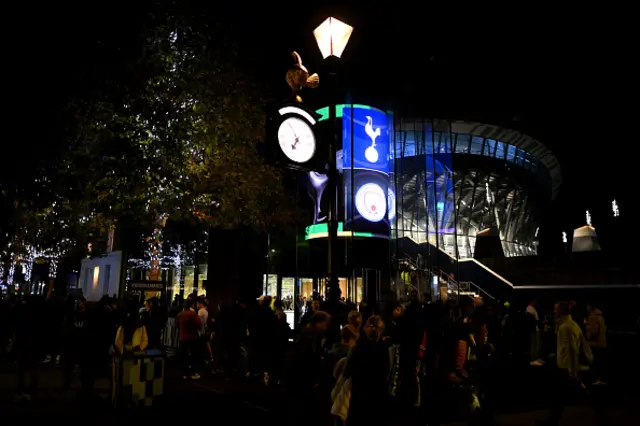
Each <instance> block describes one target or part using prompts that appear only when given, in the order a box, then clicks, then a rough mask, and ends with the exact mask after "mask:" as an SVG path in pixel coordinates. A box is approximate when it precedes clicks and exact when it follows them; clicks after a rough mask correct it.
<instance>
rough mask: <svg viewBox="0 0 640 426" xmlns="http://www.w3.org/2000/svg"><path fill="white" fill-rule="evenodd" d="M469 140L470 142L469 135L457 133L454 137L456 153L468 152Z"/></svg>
mask: <svg viewBox="0 0 640 426" xmlns="http://www.w3.org/2000/svg"><path fill="white" fill-rule="evenodd" d="M469 142H471V137H470V136H469V135H458V137H457V138H456V154H468V153H469Z"/></svg>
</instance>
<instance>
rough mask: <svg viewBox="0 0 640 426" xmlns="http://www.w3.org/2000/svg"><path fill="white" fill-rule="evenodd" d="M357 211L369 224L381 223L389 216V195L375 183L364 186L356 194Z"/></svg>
mask: <svg viewBox="0 0 640 426" xmlns="http://www.w3.org/2000/svg"><path fill="white" fill-rule="evenodd" d="M356 209H358V213H360V215H361V216H362V217H363V218H365V219H366V220H368V221H369V222H380V221H381V220H382V219H384V218H385V216H386V215H387V195H386V194H385V191H384V190H383V189H382V188H381V187H380V185H377V184H375V183H367V184H364V185H362V186H361V187H360V189H358V192H356Z"/></svg>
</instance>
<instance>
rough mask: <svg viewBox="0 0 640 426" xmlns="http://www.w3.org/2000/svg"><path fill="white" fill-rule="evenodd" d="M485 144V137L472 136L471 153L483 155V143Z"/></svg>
mask: <svg viewBox="0 0 640 426" xmlns="http://www.w3.org/2000/svg"><path fill="white" fill-rule="evenodd" d="M483 144H484V139H483V138H481V137H480V136H473V137H472V138H471V149H470V150H469V153H470V154H475V155H482V145H483Z"/></svg>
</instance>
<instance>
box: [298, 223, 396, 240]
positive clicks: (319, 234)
mask: <svg viewBox="0 0 640 426" xmlns="http://www.w3.org/2000/svg"><path fill="white" fill-rule="evenodd" d="M328 236H329V225H328V224H326V223H318V224H315V225H310V226H307V227H306V228H305V235H304V239H305V240H314V239H317V238H327V237H328ZM338 237H347V238H348V237H359V238H373V237H375V238H389V235H383V234H374V233H372V232H352V231H345V230H344V223H342V222H339V223H338Z"/></svg>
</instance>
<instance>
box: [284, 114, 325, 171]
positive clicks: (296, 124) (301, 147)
mask: <svg viewBox="0 0 640 426" xmlns="http://www.w3.org/2000/svg"><path fill="white" fill-rule="evenodd" d="M278 142H279V143H280V149H281V150H282V152H283V153H284V155H286V156H287V158H289V159H290V160H291V161H293V162H295V163H306V162H307V161H309V160H311V159H312V158H313V156H314V154H315V153H316V136H315V134H314V133H313V129H312V128H311V126H310V125H309V124H308V123H307V122H306V121H305V120H303V119H301V118H297V117H289V118H287V119H285V120H284V121H283V122H282V124H280V127H279V128H278Z"/></svg>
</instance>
